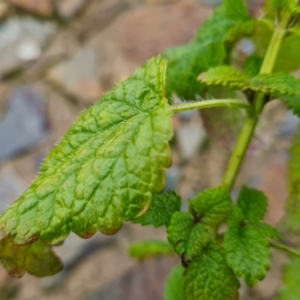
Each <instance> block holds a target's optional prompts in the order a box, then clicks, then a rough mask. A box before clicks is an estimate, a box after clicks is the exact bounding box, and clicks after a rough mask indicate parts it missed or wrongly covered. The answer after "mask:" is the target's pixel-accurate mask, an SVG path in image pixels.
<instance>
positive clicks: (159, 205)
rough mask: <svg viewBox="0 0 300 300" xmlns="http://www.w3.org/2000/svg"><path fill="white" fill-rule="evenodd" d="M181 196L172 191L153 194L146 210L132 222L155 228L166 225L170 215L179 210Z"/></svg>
mask: <svg viewBox="0 0 300 300" xmlns="http://www.w3.org/2000/svg"><path fill="white" fill-rule="evenodd" d="M180 208H181V198H180V196H179V195H178V194H176V193H175V192H173V191H170V192H167V193H165V194H160V195H153V198H152V202H151V204H150V207H149V209H148V211H147V212H146V213H145V214H144V215H143V216H142V217H140V218H138V219H136V220H133V221H132V222H134V223H139V224H142V225H143V226H146V225H153V226H154V227H155V228H157V227H160V226H163V225H166V226H167V225H168V224H169V222H170V220H171V217H172V215H173V214H174V213H175V212H176V211H180Z"/></svg>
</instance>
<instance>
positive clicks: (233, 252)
mask: <svg viewBox="0 0 300 300" xmlns="http://www.w3.org/2000/svg"><path fill="white" fill-rule="evenodd" d="M267 234H268V233H267V231H265V229H263V228H262V227H260V226H257V225H252V224H249V225H245V226H234V227H230V228H229V229H228V230H227V232H226V234H225V240H224V245H225V249H226V259H227V263H228V265H229V266H230V267H231V268H232V269H233V271H234V273H235V275H236V276H237V277H242V278H243V279H244V280H245V282H246V283H247V284H248V285H250V286H253V285H255V284H256V283H257V282H258V281H260V280H262V279H263V278H264V277H265V275H266V272H267V270H268V269H269V267H270V256H271V254H270V248H269V243H268V239H267Z"/></svg>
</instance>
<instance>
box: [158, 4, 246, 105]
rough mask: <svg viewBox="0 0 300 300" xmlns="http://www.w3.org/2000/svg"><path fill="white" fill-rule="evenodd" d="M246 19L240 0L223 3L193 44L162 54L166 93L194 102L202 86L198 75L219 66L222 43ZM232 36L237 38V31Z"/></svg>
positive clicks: (243, 5)
mask: <svg viewBox="0 0 300 300" xmlns="http://www.w3.org/2000/svg"><path fill="white" fill-rule="evenodd" d="M249 20H250V18H249V15H248V12H247V8H246V6H245V2H244V1H243V0H224V1H223V4H222V5H221V6H220V7H219V8H218V9H216V11H215V12H214V14H213V15H212V16H211V17H210V18H209V19H208V20H207V21H206V22H205V24H203V25H202V26H201V28H200V30H199V33H198V36H197V37H196V39H195V41H193V42H191V43H190V44H187V45H186V46H181V47H177V48H174V49H170V50H168V51H167V52H165V54H164V57H165V58H166V59H167V60H168V68H167V94H171V93H173V92H175V93H177V95H178V96H180V97H183V98H187V99H193V98H194V97H195V94H199V92H200V91H201V90H202V86H201V84H199V82H198V81H197V76H198V75H199V74H200V73H201V72H203V71H206V70H208V69H209V68H211V67H216V66H218V65H220V64H222V62H223V60H224V58H225V57H226V51H225V48H224V43H225V41H226V40H227V38H228V37H229V38H230V33H231V31H232V29H233V28H237V29H238V28H241V29H242V30H244V27H243V26H241V24H243V22H249ZM234 35H235V36H236V35H237V30H236V31H235V33H234ZM231 38H232V35H231ZM178 82H180V84H178Z"/></svg>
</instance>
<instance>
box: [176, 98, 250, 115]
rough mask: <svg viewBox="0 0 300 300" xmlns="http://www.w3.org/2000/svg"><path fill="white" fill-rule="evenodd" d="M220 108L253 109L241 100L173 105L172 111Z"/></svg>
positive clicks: (219, 100)
mask: <svg viewBox="0 0 300 300" xmlns="http://www.w3.org/2000/svg"><path fill="white" fill-rule="evenodd" d="M220 106H228V107H239V108H245V109H249V108H251V106H250V105H249V104H247V103H244V102H242V101H240V100H232V99H213V100H204V101H198V102H189V103H184V104H178V105H172V106H171V109H172V111H173V112H175V113H176V112H181V111H186V110H193V109H203V108H212V107H220Z"/></svg>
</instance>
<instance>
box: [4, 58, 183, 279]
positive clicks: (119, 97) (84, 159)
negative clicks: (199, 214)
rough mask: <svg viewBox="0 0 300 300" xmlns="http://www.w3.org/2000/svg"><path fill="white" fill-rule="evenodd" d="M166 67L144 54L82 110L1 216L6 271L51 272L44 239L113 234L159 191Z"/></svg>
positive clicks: (165, 135) (165, 149)
mask: <svg viewBox="0 0 300 300" xmlns="http://www.w3.org/2000/svg"><path fill="white" fill-rule="evenodd" d="M165 69H166V62H165V61H163V60H162V59H161V58H159V57H158V58H154V59H152V60H150V61H149V62H148V63H147V64H146V65H145V66H144V67H142V68H140V69H139V70H138V71H136V72H135V73H134V74H133V75H132V76H131V77H130V78H129V79H128V80H126V81H125V82H123V83H121V84H119V85H118V86H116V87H115V88H114V89H113V90H112V91H110V92H108V93H107V94H106V95H105V96H104V97H103V98H102V100H101V101H100V102H97V103H96V104H95V105H93V106H92V107H91V108H89V109H88V110H86V111H85V112H84V113H83V114H82V115H81V116H80V117H79V118H78V120H77V121H76V122H75V124H74V125H73V126H72V127H71V128H70V130H69V131H68V133H67V134H66V135H65V137H64V138H63V139H62V141H61V142H60V143H59V144H58V145H57V146H56V147H55V148H54V149H53V150H52V151H51V152H50V154H49V155H48V157H47V158H46V160H45V162H44V163H43V165H42V167H41V172H40V174H39V176H38V178H37V179H36V180H35V181H34V182H33V183H32V185H31V186H30V187H29V189H28V190H27V191H25V193H24V194H23V195H21V196H20V198H19V199H18V200H17V201H16V202H15V203H13V205H12V206H10V207H9V209H8V210H7V211H6V212H5V213H4V214H3V215H2V216H1V217H0V232H1V236H0V238H1V240H0V260H1V262H2V263H3V264H4V266H5V267H6V268H7V269H8V271H9V272H10V273H11V274H12V275H15V274H17V276H21V275H23V273H24V271H25V269H26V270H27V271H28V272H30V273H33V274H35V275H39V276H47V275H50V274H53V273H55V272H57V271H58V269H59V268H60V267H58V264H57V263H55V264H53V267H52V268H51V267H50V265H51V262H53V258H52V257H51V255H50V256H49V255H44V254H45V253H50V252H49V251H50V250H49V246H48V245H54V244H56V243H58V242H61V241H63V240H64V239H65V238H67V236H68V235H69V233H70V231H73V232H75V233H76V234H78V235H79V236H81V237H83V238H88V237H91V236H92V235H94V234H95V233H96V231H97V230H100V231H101V232H103V233H105V234H114V233H115V232H117V231H118V230H119V229H120V228H121V227H122V225H123V223H124V222H125V221H129V220H134V219H136V218H138V217H140V216H142V215H143V214H144V213H145V212H146V211H147V209H148V207H149V205H150V203H151V201H152V196H153V194H156V193H160V192H161V191H162V190H163V189H164V186H165V172H164V168H166V167H168V166H169V165H170V163H171V157H170V150H169V145H168V141H169V140H170V139H171V137H172V135H173V129H172V122H171V116H172V112H171V109H170V107H169V105H168V104H167V100H166V98H165V97H164V89H165ZM176 205H177V204H176ZM158 218H159V217H158ZM145 222H147V221H145ZM10 253H11V254H10ZM33 255H37V256H38V257H39V259H40V260H44V262H43V263H42V264H46V265H47V266H48V267H49V268H48V267H47V268H45V270H44V273H43V271H41V270H37V268H32V267H31V266H30V264H31V262H32V259H31V257H33ZM12 257H14V259H12Z"/></svg>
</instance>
